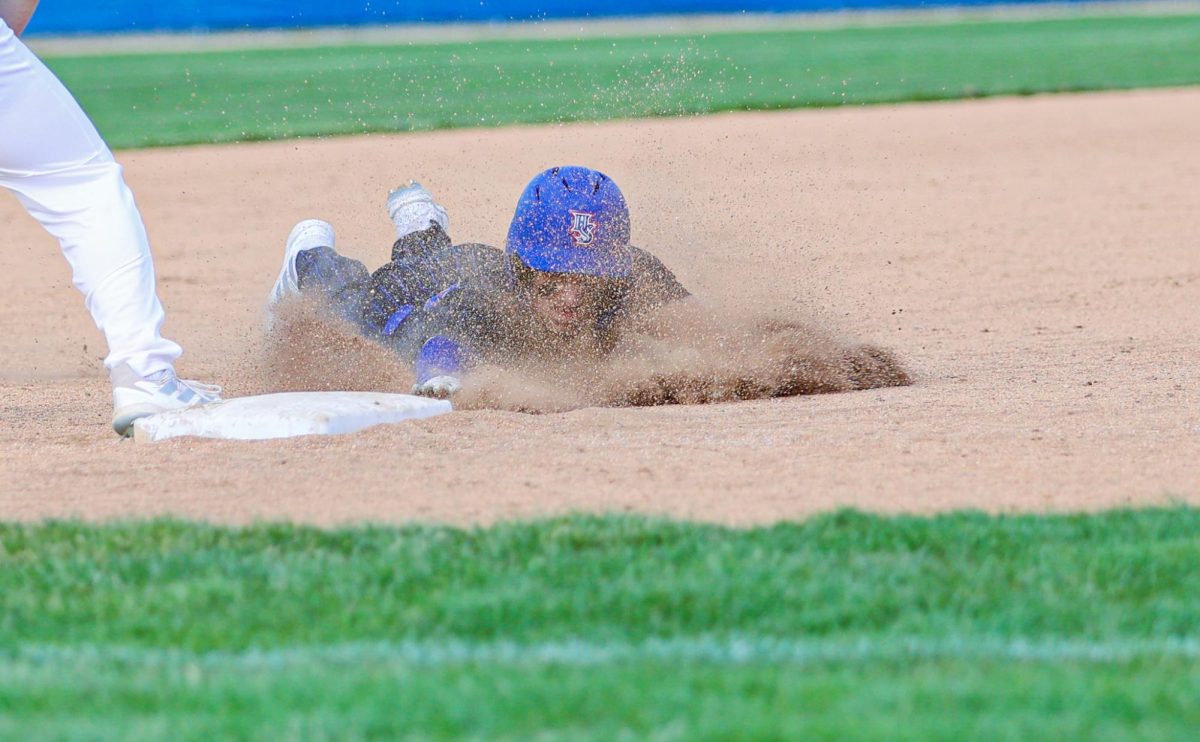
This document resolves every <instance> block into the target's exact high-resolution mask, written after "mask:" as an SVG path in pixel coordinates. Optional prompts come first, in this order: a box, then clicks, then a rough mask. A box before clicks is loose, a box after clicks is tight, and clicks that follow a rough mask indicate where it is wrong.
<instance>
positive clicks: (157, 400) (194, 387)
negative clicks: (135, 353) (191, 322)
mask: <svg viewBox="0 0 1200 742" xmlns="http://www.w3.org/2000/svg"><path fill="white" fill-rule="evenodd" d="M110 377H111V379H112V384H113V417H112V426H113V430H115V431H117V435H121V436H126V437H128V436H131V435H133V422H134V421H135V420H137V419H138V418H140V417H147V416H149V415H156V414H158V413H160V412H167V411H168V410H181V409H184V408H186V407H196V406H197V405H202V404H208V403H209V402H220V401H221V387H219V386H216V385H213V384H202V383H200V382H198V381H185V380H184V379H180V378H179V377H177V376H176V375H175V371H173V370H172V369H166V370H164V371H159V372H158V373H156V374H152V375H150V376H147V377H143V376H139V375H138V374H137V373H135V372H134V370H133V369H132V368H130V367H129V365H128V364H125V363H122V364H121V365H120V366H117V367H116V368H114V369H113V370H112V373H111V374H110Z"/></svg>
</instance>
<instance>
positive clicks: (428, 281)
mask: <svg viewBox="0 0 1200 742" xmlns="http://www.w3.org/2000/svg"><path fill="white" fill-rule="evenodd" d="M631 250H632V251H633V270H632V271H631V273H630V275H629V277H628V278H625V279H620V280H615V279H614V280H611V281H608V282H606V283H607V284H608V285H607V286H606V288H605V296H604V297H603V300H602V306H603V310H602V311H601V312H600V314H599V315H598V317H597V319H596V323H595V326H594V327H590V328H588V330H589V331H591V332H592V333H594V334H595V335H596V341H597V342H596V344H597V347H600V348H603V347H604V346H605V345H606V344H611V342H612V341H613V339H615V337H616V335H617V334H618V333H619V332H620V331H621V329H622V327H623V326H625V324H626V323H627V322H628V321H629V320H633V319H636V318H637V317H639V316H641V315H643V314H644V313H645V312H647V311H650V310H652V309H654V308H656V307H659V306H662V305H663V304H666V303H668V302H671V301H677V300H680V299H684V298H686V297H687V296H688V292H687V290H686V289H684V287H683V286H682V285H681V284H680V283H679V281H678V280H676V278H675V276H674V275H673V274H672V273H671V271H669V270H668V269H667V268H666V266H665V265H663V263H662V262H661V261H660V260H658V259H657V258H655V257H654V256H653V255H651V254H650V253H648V252H646V251H645V250H641V249H639V248H631ZM519 274H520V271H519V269H518V268H517V267H516V266H514V264H513V263H512V258H511V257H510V256H509V255H508V254H507V253H505V252H504V251H503V250H500V249H497V248H494V247H490V246H488V245H481V244H462V245H455V244H453V243H452V242H451V240H450V238H449V236H447V235H446V233H445V232H443V231H442V230H441V229H440V228H439V227H437V226H436V225H435V226H434V227H432V228H430V229H428V230H425V231H423V232H417V233H414V234H412V235H409V236H407V237H406V238H404V239H402V240H398V241H397V242H396V244H395V245H394V246H393V248H392V260H391V261H390V262H389V263H387V264H386V265H384V266H383V267H381V268H380V269H379V270H377V271H375V273H374V274H372V275H371V278H370V284H369V286H370V288H369V290H368V291H366V293H365V295H364V297H363V299H362V305H361V316H362V323H361V324H362V325H363V326H364V328H365V329H366V330H367V331H368V332H369V333H371V334H373V335H375V336H376V338H377V339H378V340H380V341H381V342H383V343H385V344H386V345H389V346H390V347H392V348H393V349H394V350H395V351H396V352H397V353H398V354H399V355H400V356H401V357H403V358H405V359H406V360H408V361H410V362H412V363H415V364H416V366H417V372H418V380H424V379H428V378H430V377H432V376H436V375H441V374H455V373H458V372H460V371H462V370H463V369H464V368H466V367H469V366H471V365H473V364H476V363H481V362H482V363H499V364H505V363H506V362H510V361H514V360H517V359H519V358H520V357H522V356H526V355H528V354H530V353H532V352H536V351H537V350H539V347H537V346H539V345H540V343H539V338H538V337H537V336H536V332H535V331H534V328H533V323H531V322H530V321H529V319H530V306H529V302H528V298H527V297H524V296H522V285H521V278H520V275H519Z"/></svg>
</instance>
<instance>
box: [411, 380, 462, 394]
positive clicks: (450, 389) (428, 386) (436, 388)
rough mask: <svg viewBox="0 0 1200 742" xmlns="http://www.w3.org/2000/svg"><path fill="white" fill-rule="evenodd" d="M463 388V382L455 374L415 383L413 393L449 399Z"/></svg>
mask: <svg viewBox="0 0 1200 742" xmlns="http://www.w3.org/2000/svg"><path fill="white" fill-rule="evenodd" d="M459 389H462V382H461V381H459V380H458V379H456V378H455V377H453V376H435V377H433V378H432V379H428V380H426V381H424V382H422V383H419V384H414V385H413V388H412V393H413V394H416V395H417V396H420V397H433V398H434V399H447V398H449V397H450V396H451V395H452V394H454V393H455V392H457V391H458V390H459Z"/></svg>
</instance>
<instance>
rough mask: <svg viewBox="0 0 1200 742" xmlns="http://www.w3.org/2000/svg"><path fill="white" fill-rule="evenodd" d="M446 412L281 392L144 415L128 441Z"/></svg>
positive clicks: (259, 433)
mask: <svg viewBox="0 0 1200 742" xmlns="http://www.w3.org/2000/svg"><path fill="white" fill-rule="evenodd" d="M450 411H451V407H450V403H449V402H447V401H444V400H440V399H427V398H425V397H416V396H413V395H411V394H377V393H374V392H283V393H280V394H263V395H261V396H257V397H235V398H233V399H227V400H225V401H223V402H216V403H214V404H208V405H203V406H201V407H192V408H189V409H186V410H173V411H171V412H163V413H160V414H157V415H151V416H149V417H143V418H141V419H140V420H137V421H136V422H134V424H133V437H134V440H137V441H140V442H143V443H148V442H154V441H165V440H167V439H168V438H178V437H180V436H185V435H191V436H197V437H200V438H224V439H228V440H237V441H260V440H267V439H271V438H291V437H293V436H298V435H337V434H339V433H353V432H354V431H356V430H362V429H363V428H369V427H371V426H373V425H381V424H384V423H398V422H401V421H404V420H419V419H421V418H425V417H433V416H434V415H443V414H445V413H447V412H450Z"/></svg>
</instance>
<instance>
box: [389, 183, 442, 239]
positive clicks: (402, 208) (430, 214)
mask: <svg viewBox="0 0 1200 742" xmlns="http://www.w3.org/2000/svg"><path fill="white" fill-rule="evenodd" d="M387 212H388V218H389V219H391V220H392V224H394V225H396V239H403V238H404V237H407V236H408V235H410V234H412V233H413V232H423V231H425V230H426V229H429V225H430V224H431V223H433V224H437V225H438V226H439V227H441V228H442V231H443V232H449V231H450V215H449V214H447V213H446V210H445V209H443V208H442V207H441V206H440V205H438V203H437V202H436V201H434V200H433V194H432V193H430V192H429V191H427V190H425V187H424V186H422V185H421V184H420V183H418V182H417V181H415V180H410V181H409V182H408V185H407V186H404V187H401V188H397V189H396V190H394V191H392V192H391V193H389V194H388V197H387Z"/></svg>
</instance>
